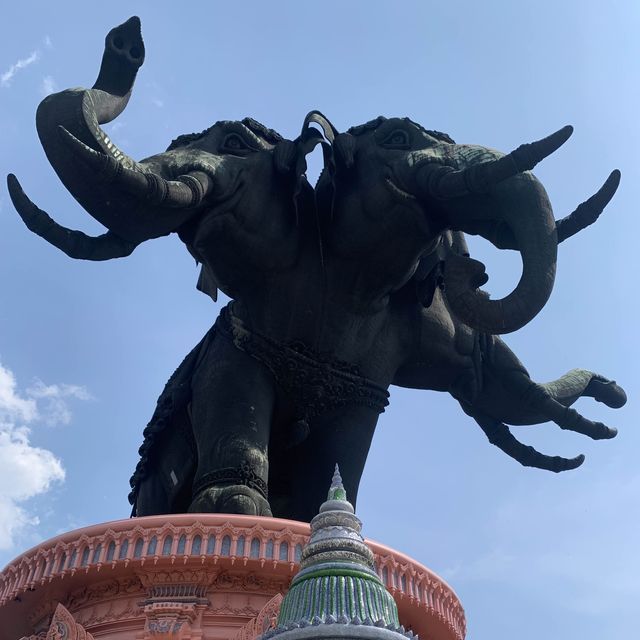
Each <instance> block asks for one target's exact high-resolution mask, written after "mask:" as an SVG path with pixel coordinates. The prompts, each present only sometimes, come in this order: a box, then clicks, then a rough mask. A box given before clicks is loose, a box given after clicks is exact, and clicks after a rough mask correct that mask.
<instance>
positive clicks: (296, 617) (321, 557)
mask: <svg viewBox="0 0 640 640" xmlns="http://www.w3.org/2000/svg"><path fill="white" fill-rule="evenodd" d="M361 529H362V523H361V522H360V520H359V519H358V518H357V517H356V516H355V514H354V509H353V505H352V504H351V503H350V502H349V501H348V500H347V493H346V491H345V488H344V485H343V483H342V477H341V476H340V469H339V468H338V465H336V468H335V471H334V474H333V478H332V480H331V486H330V487H329V492H328V494H327V500H326V501H325V502H324V503H323V504H322V506H321V507H320V510H319V513H318V515H316V516H315V517H314V518H313V520H312V521H311V537H310V538H309V543H308V544H307V546H306V547H305V548H304V549H303V551H302V558H301V562H300V571H299V572H298V573H297V574H296V575H295V576H294V578H293V580H292V582H291V587H290V588H289V591H288V593H287V595H286V596H285V597H284V600H283V601H282V606H281V608H280V614H279V615H278V626H277V627H276V628H275V629H272V630H271V631H268V632H267V633H266V634H264V635H263V636H262V640H268V638H271V637H272V636H278V640H302V638H310V637H314V638H315V637H316V636H315V635H312V636H309V634H308V633H303V632H302V629H303V628H305V627H309V626H314V627H316V628H317V635H318V637H323V638H327V639H328V638H333V637H334V636H335V637H336V638H338V637H340V638H343V639H348V638H362V639H365V638H382V636H384V638H385V639H386V640H393V638H394V637H396V638H398V639H400V638H402V636H410V637H413V634H411V633H410V632H409V633H405V630H404V629H403V628H402V627H401V626H400V622H399V620H398V609H397V607H396V603H395V601H394V600H393V597H392V596H391V594H390V593H389V592H388V591H387V589H386V588H385V586H384V584H383V583H382V581H381V580H380V578H379V577H378V574H377V573H376V571H375V564H374V559H373V554H372V553H371V550H370V549H369V547H368V546H367V544H366V543H365V541H364V538H363V537H362V535H361V534H360V531H361ZM327 625H332V631H331V632H329V627H328V626H327ZM337 627H341V628H342V631H339V630H338V628H337ZM301 634H302V635H301ZM403 640H404V639H403Z"/></svg>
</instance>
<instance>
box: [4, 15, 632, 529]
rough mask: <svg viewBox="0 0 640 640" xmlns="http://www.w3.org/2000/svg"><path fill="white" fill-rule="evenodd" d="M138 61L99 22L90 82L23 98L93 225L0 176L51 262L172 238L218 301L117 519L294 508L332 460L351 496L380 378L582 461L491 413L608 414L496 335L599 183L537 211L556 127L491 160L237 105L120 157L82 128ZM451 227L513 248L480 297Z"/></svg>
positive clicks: (127, 37) (586, 428) (525, 301)
mask: <svg viewBox="0 0 640 640" xmlns="http://www.w3.org/2000/svg"><path fill="white" fill-rule="evenodd" d="M144 54H145V51H144V45H143V43H142V38H141V35H140V24H139V20H138V19H137V18H131V19H130V20H128V21H127V22H126V23H124V24H123V25H120V26H119V27H116V28H115V29H113V30H112V31H111V32H109V34H108V35H107V38H106V44H105V53H104V56H103V61H102V66H101V69H100V73H99V75H98V79H97V80H96V83H95V84H94V86H93V87H92V88H91V89H71V90H67V91H62V92H60V93H57V94H54V95H51V96H48V97H47V98H45V100H43V102H42V103H41V105H40V107H39V108H38V114H37V120H36V122H37V128H38V134H39V136H40V140H41V142H42V144H43V147H44V149H45V152H46V154H47V157H48V159H49V161H50V162H51V164H52V166H53V168H54V169H55V171H56V172H57V174H58V176H59V177H60V179H61V180H62V182H63V184H64V185H65V186H66V188H67V189H68V190H69V191H70V192H71V193H72V194H73V196H74V197H75V198H76V199H77V200H78V202H79V203H80V204H81V205H82V206H83V207H84V208H85V209H86V210H87V211H88V212H89V213H90V214H91V215H92V216H93V217H94V218H96V219H97V220H98V221H100V222H101V223H102V224H103V225H104V226H105V227H106V228H107V232H106V233H105V234H104V235H101V236H98V237H89V236H86V235H85V234H83V233H81V232H79V231H72V230H69V229H66V228H64V227H62V226H60V225H58V224H57V223H56V222H54V221H53V220H52V219H51V218H50V217H49V216H48V215H47V214H46V213H45V212H44V211H42V210H41V209H39V208H38V207H36V205H34V204H33V203H32V202H31V201H30V200H28V198H27V197H26V195H25V194H24V193H23V191H22V189H21V187H20V185H19V183H18V182H17V179H16V178H15V177H14V176H11V175H10V176H9V178H8V185H9V191H10V195H11V198H12V200H13V202H14V205H15V206H16V209H17V210H18V212H19V214H20V215H21V217H22V218H23V220H24V222H25V224H26V225H27V226H28V227H29V228H30V229H31V230H32V231H33V232H35V233H37V234H38V235H40V236H42V237H43V238H45V240H47V241H48V242H50V243H52V244H54V245H55V246H56V247H58V248H59V249H61V250H62V251H64V252H65V253H66V254H67V255H69V256H71V257H73V258H78V259H86V260H108V259H112V258H117V257H125V256H127V255H129V254H130V253H131V252H132V251H133V250H134V249H135V247H136V246H137V245H139V244H140V243H142V242H144V241H145V240H150V239H153V238H157V237H159V236H162V235H166V234H169V233H173V232H175V233H177V234H178V235H179V237H180V238H181V240H182V241H183V242H184V244H185V245H186V247H187V249H188V251H189V252H190V253H191V255H193V256H194V258H195V259H196V260H197V261H198V262H199V263H201V265H202V268H201V275H200V280H199V283H198V287H199V288H200V289H201V290H202V291H203V292H205V293H207V294H208V295H210V296H211V297H212V298H213V299H214V300H215V299H216V296H217V291H218V290H221V291H223V292H224V293H225V294H226V295H228V296H229V297H230V298H231V299H232V302H231V304H229V305H228V307H226V308H225V309H224V310H223V312H222V313H221V315H220V317H219V318H218V320H217V321H216V323H215V325H214V326H213V327H212V328H211V330H210V331H209V332H208V333H207V335H206V336H205V337H204V338H203V340H202V342H200V344H198V345H197V346H196V347H195V348H194V349H193V351H192V352H191V353H190V354H189V355H188V356H187V357H186V358H185V360H184V361H183V363H182V364H181V365H180V366H179V367H178V369H177V370H176V372H175V373H174V374H173V376H172V377H171V378H170V380H169V382H168V383H167V386H166V387H165V390H164V391H163V393H162V395H161V397H160V399H159V401H158V406H157V408H156V411H155V413H154V415H153V417H152V419H151V422H150V423H149V425H148V426H147V428H146V430H145V438H144V443H143V445H142V447H141V450H140V453H141V459H140V463H139V464H138V467H137V469H136V471H135V473H134V475H133V478H132V488H133V491H132V493H131V496H130V497H131V501H132V504H133V505H134V514H136V515H149V514H154V513H174V512H184V511H187V510H190V511H218V512H235V513H254V514H259V515H260V514H263V515H270V514H273V515H275V516H279V517H286V518H292V519H298V520H308V519H309V518H310V517H312V516H313V515H314V514H315V512H316V510H317V507H318V505H319V504H320V502H321V501H322V496H323V493H324V489H325V487H324V479H325V478H326V476H327V474H328V473H329V472H330V470H331V469H333V466H334V465H335V463H336V462H338V463H339V465H340V469H341V471H342V475H343V478H344V484H345V487H346V490H347V492H348V494H349V496H350V497H352V499H353V501H354V503H355V500H356V496H357V489H358V484H359V481H360V477H361V475H362V472H363V468H364V464H365V460H366V457H367V452H368V450H369V446H370V443H371V438H372V436H373V432H374V429H375V426H376V423H377V420H378V417H379V414H380V413H381V412H382V411H384V408H385V406H386V404H387V397H388V391H387V390H388V388H389V386H390V385H392V384H395V385H400V386H405V387H411V388H418V389H431V390H437V391H446V392H448V393H450V394H451V395H452V396H453V397H454V398H455V399H456V400H458V401H459V403H460V404H461V406H462V408H463V410H464V411H465V412H466V413H467V414H468V415H470V416H471V417H473V418H474V419H475V421H476V422H477V423H478V425H479V426H480V427H481V429H482V430H483V431H484V432H485V434H486V435H487V437H488V438H489V440H490V442H492V443H493V444H495V445H496V446H498V447H499V448H501V449H502V450H503V451H504V452H505V453H507V454H508V455H510V456H511V457H513V458H515V459H516V460H517V461H518V462H520V463H521V464H523V465H526V466H534V467H538V468H541V469H546V470H550V471H555V472H559V471H564V470H568V469H573V468H575V467H577V466H579V465H580V464H581V463H582V461H583V457H582V456H578V457H577V458H573V459H565V458H560V457H550V456H546V455H543V454H541V453H539V452H537V451H535V450H534V449H533V448H531V447H526V446H525V445H523V444H521V443H520V442H518V441H517V440H516V439H515V437H514V436H513V435H512V434H511V432H510V430H509V428H508V426H507V425H522V424H538V423H542V422H547V421H553V422H554V423H556V424H557V425H558V426H560V427H561V428H562V429H568V430H572V431H576V432H578V433H582V434H585V435H587V436H589V437H591V438H594V439H602V438H611V437H613V436H615V434H616V431H615V430H614V429H611V428H609V427H607V426H606V425H604V424H602V423H599V422H593V421H590V420H588V419H587V418H585V417H583V416H582V415H580V414H579V413H577V412H576V411H575V410H574V409H572V408H570V407H571V405H572V404H573V402H575V400H576V399H577V398H579V397H580V396H589V397H593V398H595V399H596V400H598V401H600V402H604V403H605V404H607V405H608V406H610V407H613V408H616V407H620V406H622V405H623V404H624V402H625V400H626V397H625V394H624V391H623V390H622V389H621V388H620V387H619V386H618V385H616V383H615V382H613V381H611V380H609V379H607V378H605V377H603V376H600V375H598V374H595V373H592V372H590V371H586V370H582V369H576V370H573V371H570V372H569V373H567V374H566V375H565V376H562V377H561V378H560V379H558V380H556V381H554V382H551V383H547V384H537V383H535V382H533V381H532V380H531V379H530V377H529V374H528V373H527V371H526V369H525V368H524V366H523V365H522V364H521V363H520V362H519V360H518V359H517V357H516V356H515V354H514V353H513V352H512V351H511V350H510V349H509V348H508V347H507V345H506V344H505V343H504V342H503V341H502V339H501V338H500V337H499V335H501V334H505V333H509V332H513V331H517V330H518V329H520V328H521V327H523V326H524V325H525V324H527V323H528V322H529V321H530V320H531V319H532V318H533V317H535V315H536V314H537V313H538V312H539V311H540V310H541V309H542V308H543V306H544V305H545V303H546V302H547V300H548V298H549V296H550V294H551V292H552V288H553V284H554V277H555V268H556V260H557V247H558V244H559V243H560V242H562V241H563V240H565V239H567V238H569V237H570V236H572V235H574V234H575V233H577V232H578V231H580V230H581V229H583V228H584V227H585V226H587V225H588V224H591V223H593V222H595V220H596V219H597V218H598V216H599V215H600V213H601V212H602V210H603V209H604V207H605V206H606V204H607V203H608V202H609V200H610V199H611V198H612V197H613V194H614V193H615V190H616V188H617V186H618V182H619V179H620V174H619V172H617V171H614V172H613V173H612V174H611V176H610V177H609V179H608V180H607V181H606V182H605V184H604V186H603V187H602V188H601V189H600V190H599V191H598V192H597V193H596V194H595V195H594V196H592V197H591V198H589V199H588V200H587V201H586V202H585V203H583V204H582V205H580V206H579V207H578V208H577V209H576V210H575V211H574V212H573V213H572V214H571V215H570V216H567V217H565V218H562V219H560V220H557V221H556V220H555V218H554V216H553V212H552V208H551V204H550V202H549V198H548V197H547V194H546V192H545V190H544V188H543V186H542V184H541V183H540V181H539V180H538V179H537V178H536V177H535V176H534V175H533V174H532V173H530V171H531V170H532V169H533V168H534V166H535V165H536V164H537V163H538V162H540V161H541V160H543V159H544V158H545V157H546V156H548V155H549V154H551V153H553V152H554V151H555V150H556V149H557V148H558V147H559V146H561V145H562V144H564V143H565V142H566V140H567V139H568V138H569V136H570V135H571V133H572V129H571V127H564V128H563V129H560V130H559V131H558V132H556V133H554V134H552V135H551V136H549V137H547V138H545V139H543V140H540V141H538V142H534V143H531V144H526V145H522V146H521V147H519V148H518V149H516V150H515V151H513V152H512V153H509V154H502V153H499V152H497V151H494V150H492V149H489V148H486V147H481V146H476V145H463V144H456V143H455V142H454V141H453V140H452V139H451V138H450V137H449V136H447V135H446V134H443V133H439V132H437V131H432V130H428V129H425V128H423V127H422V126H421V125H419V124H417V123H415V122H412V121H411V120H409V119H407V118H383V117H380V118H377V119H375V120H373V121H371V122H368V123H366V124H363V125H360V126H356V127H352V128H351V129H349V130H348V131H346V132H338V131H337V130H336V129H335V127H333V125H332V124H331V122H330V121H329V120H328V119H327V118H326V117H325V116H323V115H322V114H320V113H319V112H311V113H310V114H309V115H308V116H307V117H306V118H305V119H304V121H303V125H302V131H301V134H300V136H299V137H298V138H297V139H295V140H286V139H284V138H282V137H281V136H280V135H279V134H278V133H276V132H275V131H273V130H271V129H269V128H267V127H265V126H263V125H261V124H260V123H258V122H256V121H254V120H252V119H250V118H245V119H244V120H242V121H222V122H217V123H216V124H214V125H213V126H212V127H210V128H209V129H207V130H205V131H203V132H202V133H199V134H189V135H184V136H180V137H179V138H177V139H176V140H174V141H173V142H172V143H171V145H170V146H169V147H168V149H167V151H165V152H164V153H160V154H158V155H154V156H152V157H150V158H146V159H144V160H141V161H139V162H138V161H135V160H133V159H131V158H129V157H128V156H126V155H125V154H124V153H123V152H122V151H120V150H119V149H118V148H117V147H116V146H115V145H114V144H113V142H112V141H111V140H110V139H109V138H108V137H107V136H106V134H105V133H104V132H103V131H102V129H101V128H100V124H104V123H106V122H109V121H111V120H113V119H114V118H116V117H117V116H118V115H119V114H120V113H121V112H122V111H123V109H124V108H125V107H126V104H127V102H128V99H129V97H130V95H131V91H132V87H133V83H134V80H135V77H136V74H137V71H138V69H139V68H140V66H141V65H142V63H143V61H144ZM314 124H315V125H319V127H320V128H321V129H322V133H320V131H319V130H318V129H316V128H314V126H313V125H314ZM318 144H319V145H321V146H322V149H323V154H324V159H325V168H324V171H323V174H322V175H321V177H320V179H319V180H318V183H317V184H316V185H315V187H312V186H311V185H310V184H309V182H308V181H307V179H306V176H305V169H306V162H305V157H306V155H307V154H308V153H309V152H310V151H311V150H312V149H313V148H314V147H315V146H317V145H318ZM465 234H475V235H480V236H482V237H484V238H486V239H487V240H489V241H490V242H491V243H492V244H494V245H495V246H496V247H498V248H499V249H512V250H517V251H519V252H520V254H521V256H522V262H523V271H522V276H521V278H520V281H519V282H518V284H517V286H516V288H515V289H514V291H513V292H511V293H510V294H509V295H507V296H505V297H504V298H502V299H499V300H492V299H490V298H489V296H488V295H487V294H486V293H484V292H483V291H482V290H481V289H480V287H481V286H483V285H484V284H485V282H486V280H487V276H486V274H485V271H484V266H483V265H482V264H481V263H479V262H478V261H476V260H473V259H472V258H471V257H470V256H469V254H468V249H467V245H466V241H465Z"/></svg>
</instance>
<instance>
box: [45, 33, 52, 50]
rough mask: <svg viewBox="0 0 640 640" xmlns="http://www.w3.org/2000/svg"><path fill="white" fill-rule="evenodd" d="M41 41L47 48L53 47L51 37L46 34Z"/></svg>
mask: <svg viewBox="0 0 640 640" xmlns="http://www.w3.org/2000/svg"><path fill="white" fill-rule="evenodd" d="M43 42H44V46H45V47H47V49H53V42H51V38H50V37H49V36H48V35H47V36H45V37H44V40H43Z"/></svg>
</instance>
